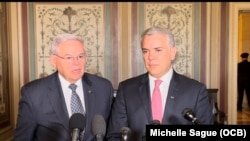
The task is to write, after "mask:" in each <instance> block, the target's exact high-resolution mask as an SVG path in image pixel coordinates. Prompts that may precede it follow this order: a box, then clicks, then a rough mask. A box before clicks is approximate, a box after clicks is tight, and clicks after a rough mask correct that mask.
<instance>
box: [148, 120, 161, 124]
mask: <svg viewBox="0 0 250 141" xmlns="http://www.w3.org/2000/svg"><path fill="white" fill-rule="evenodd" d="M160 124H161V122H160V121H159V120H153V121H152V122H151V123H150V125H160Z"/></svg>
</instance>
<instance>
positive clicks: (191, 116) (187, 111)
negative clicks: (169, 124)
mask: <svg viewBox="0 0 250 141" xmlns="http://www.w3.org/2000/svg"><path fill="white" fill-rule="evenodd" d="M182 114H183V116H184V118H185V119H186V120H189V121H191V122H193V123H194V124H196V125H202V124H203V123H202V122H200V121H199V120H198V119H197V118H196V117H195V114H194V112H193V111H192V109H190V108H185V109H184V110H183V112H182Z"/></svg>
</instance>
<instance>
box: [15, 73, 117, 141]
mask: <svg viewBox="0 0 250 141" xmlns="http://www.w3.org/2000/svg"><path fill="white" fill-rule="evenodd" d="M82 84H83V89H84V98H85V105H86V127H85V135H84V140H85V141H92V140H94V135H93V134H92V132H91V122H92V119H93V117H94V116H95V115H102V116H103V117H104V119H105V120H106V122H107V121H108V118H109V114H110V110H111V105H112V99H113V87H112V84H111V82H110V81H108V80H107V79H104V78H101V77H97V76H95V75H91V74H88V73H85V74H84V76H83V78H82ZM21 94H22V98H21V100H20V102H19V113H18V117H17V125H16V129H15V132H14V140H15V141H36V140H39V141H69V140H70V139H71V136H70V131H69V116H68V112H67V108H66V104H65V100H64V96H63V92H62V88H61V85H60V81H59V78H58V72H55V73H53V74H52V75H50V76H48V77H45V78H42V79H38V80H34V81H32V82H29V83H28V84H26V85H24V86H23V87H22V88H21Z"/></svg>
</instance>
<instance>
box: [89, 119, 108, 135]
mask: <svg viewBox="0 0 250 141" xmlns="http://www.w3.org/2000/svg"><path fill="white" fill-rule="evenodd" d="M91 124H92V132H93V134H94V135H105V133H106V122H105V120H104V118H103V116H101V115H95V116H94V118H93V120H92V123H91Z"/></svg>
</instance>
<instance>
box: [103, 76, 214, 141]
mask: <svg viewBox="0 0 250 141" xmlns="http://www.w3.org/2000/svg"><path fill="white" fill-rule="evenodd" d="M185 108H191V109H192V110H193V111H194V113H195V115H196V117H197V118H198V119H199V120H200V121H201V122H203V124H213V115H212V109H211V106H210V103H209V100H208V94H207V90H206V87H205V85H204V84H202V83H200V82H198V81H196V80H194V79H190V78H187V77H185V76H183V75H180V74H177V73H176V72H175V71H174V73H173V77H172V79H171V82H170V86H169V92H168V97H167V101H166V105H165V111H164V116H163V120H162V124H168V125H170V124H179V125H188V124H193V123H192V122H191V121H188V120H186V119H185V118H184V117H183V114H182V112H183V110H184V109H185ZM152 120H153V119H152V113H151V99H150V90H149V78H148V74H147V73H145V74H142V75H140V76H138V77H135V78H131V79H128V80H125V81H123V82H121V83H120V84H119V87H118V91H117V96H116V99H115V102H114V106H113V109H112V113H111V118H110V123H109V127H108V133H107V139H108V140H109V141H118V140H120V130H121V128H122V127H129V128H130V129H131V131H132V135H131V140H132V141H141V140H142V137H143V136H144V135H145V132H146V125H147V124H150V123H151V122H152Z"/></svg>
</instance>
